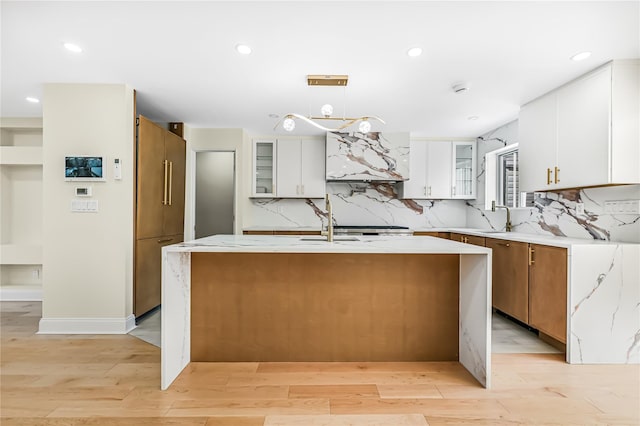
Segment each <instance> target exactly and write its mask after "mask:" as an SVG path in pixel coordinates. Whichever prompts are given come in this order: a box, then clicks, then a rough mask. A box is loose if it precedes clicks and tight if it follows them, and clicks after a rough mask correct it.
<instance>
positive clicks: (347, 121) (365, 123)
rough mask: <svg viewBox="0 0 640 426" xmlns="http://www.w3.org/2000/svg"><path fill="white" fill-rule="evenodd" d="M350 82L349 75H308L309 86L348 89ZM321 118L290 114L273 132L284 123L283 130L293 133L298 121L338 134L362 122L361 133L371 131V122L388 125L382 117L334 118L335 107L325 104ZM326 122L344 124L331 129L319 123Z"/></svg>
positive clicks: (321, 110) (321, 111)
mask: <svg viewBox="0 0 640 426" xmlns="http://www.w3.org/2000/svg"><path fill="white" fill-rule="evenodd" d="M348 82H349V76H348V75H308V76H307V85H309V86H343V87H346V86H347V83H348ZM320 114H322V115H321V116H319V117H314V116H309V117H305V116H304V115H301V114H296V113H293V112H291V113H288V114H285V115H284V116H283V118H282V119H281V120H280V121H278V122H277V123H276V125H275V126H274V128H273V130H276V129H277V128H278V126H279V125H280V123H282V128H283V129H284V130H285V131H287V132H292V131H293V130H294V129H295V128H296V119H298V120H301V121H304V122H305V123H307V124H310V125H312V126H314V127H317V128H318V129H321V130H324V131H326V132H337V131H340V130H344V129H346V128H347V127H349V126H352V125H353V124H355V123H357V122H360V124H359V125H358V130H359V131H360V132H361V133H368V132H370V131H371V122H370V121H369V120H372V119H373V120H377V121H379V122H380V123H382V124H386V123H385V122H384V120H382V119H381V118H380V117H376V116H363V117H355V118H354V117H344V116H343V117H333V116H332V114H333V106H332V105H330V104H324V105H322V107H321V108H320ZM325 120H327V121H328V120H334V121H341V122H342V123H343V124H342V125H340V126H338V127H336V128H330V127H327V126H325V125H323V124H320V123H319V122H318V121H325Z"/></svg>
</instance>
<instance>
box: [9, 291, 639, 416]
mask: <svg viewBox="0 0 640 426" xmlns="http://www.w3.org/2000/svg"><path fill="white" fill-rule="evenodd" d="M0 312H1V318H2V323H1V327H0V345H1V348H0V425H2V426H25V425H42V426H53V425H55V426H59V425H60V426H61V425H65V426H67V425H69V426H76V425H83V426H84V425H88V426H102V425H115V426H121V425H142V426H147V425H149V426H150V425H188V426H258V425H265V426H292V425H296V426H346V425H359V426H360V425H361V426H373V425H376V426H385V425H393V426H415V425H420V426H424V425H475V424H485V425H487V424H490V425H514V424H531V425H540V424H545V425H591V424H608V425H637V424H640V366H638V365H608V366H605V365H568V364H566V363H564V361H563V359H562V357H563V356H562V355H559V354H494V355H493V377H492V380H493V384H494V386H493V389H491V390H486V389H483V388H481V387H480V386H479V385H478V384H477V383H476V382H475V380H474V379H473V378H472V377H471V375H470V374H469V373H468V372H467V371H466V370H465V369H464V368H463V367H462V366H460V365H459V364H458V363H455V362H433V363H420V362H408V363H357V362H354V363H255V362H254V363H191V364H190V365H189V366H188V367H187V368H186V370H185V371H184V372H183V373H182V374H181V375H180V376H179V377H178V379H177V380H176V382H175V383H174V384H173V385H172V386H171V388H170V389H169V390H167V391H164V392H163V391H160V389H159V384H160V350H159V349H158V348H157V347H155V346H153V345H151V344H148V343H146V342H143V341H141V340H139V339H137V338H135V337H132V336H128V335H124V336H86V335H83V336H78V335H76V336H50V335H42V336H41V335H37V334H35V332H36V330H37V324H38V320H39V318H40V304H39V303H19V302H10V303H9V302H2V303H0Z"/></svg>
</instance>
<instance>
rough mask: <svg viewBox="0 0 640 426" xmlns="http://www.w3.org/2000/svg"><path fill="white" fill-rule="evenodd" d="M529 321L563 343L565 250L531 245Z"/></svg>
mask: <svg viewBox="0 0 640 426" xmlns="http://www.w3.org/2000/svg"><path fill="white" fill-rule="evenodd" d="M531 249H532V250H533V253H532V260H533V263H532V264H531V266H529V324H530V325H531V326H532V327H534V328H537V329H538V330H539V331H541V332H543V333H545V334H548V335H549V336H551V337H553V338H554V339H557V340H559V341H561V342H562V343H567V250H566V249H564V248H560V247H549V246H543V245H539V244H531Z"/></svg>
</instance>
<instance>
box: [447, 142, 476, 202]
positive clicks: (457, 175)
mask: <svg viewBox="0 0 640 426" xmlns="http://www.w3.org/2000/svg"><path fill="white" fill-rule="evenodd" d="M452 155H453V165H452V170H453V175H452V176H451V179H452V180H453V188H452V190H451V195H452V198H459V199H464V200H466V199H471V198H476V143H475V142H454V143H453V150H452Z"/></svg>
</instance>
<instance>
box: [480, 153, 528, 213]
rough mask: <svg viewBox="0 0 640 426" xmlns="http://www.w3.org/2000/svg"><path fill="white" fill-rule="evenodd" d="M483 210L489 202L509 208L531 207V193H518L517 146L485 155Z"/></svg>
mask: <svg viewBox="0 0 640 426" xmlns="http://www.w3.org/2000/svg"><path fill="white" fill-rule="evenodd" d="M485 171H486V180H485V208H486V209H487V210H489V209H491V202H492V201H495V202H496V204H497V205H499V206H507V207H510V208H518V207H531V206H533V192H520V185H519V178H518V144H513V145H508V146H505V147H504V148H500V149H497V150H495V151H491V152H488V153H487V154H486V155H485Z"/></svg>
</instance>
